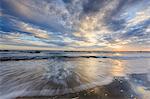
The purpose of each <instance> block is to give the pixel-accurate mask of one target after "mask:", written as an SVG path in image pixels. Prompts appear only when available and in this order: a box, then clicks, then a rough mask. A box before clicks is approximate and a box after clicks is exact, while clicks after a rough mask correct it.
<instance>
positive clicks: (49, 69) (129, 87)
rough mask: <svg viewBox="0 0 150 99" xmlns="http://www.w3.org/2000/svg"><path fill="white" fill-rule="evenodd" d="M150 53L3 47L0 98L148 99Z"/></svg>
mask: <svg viewBox="0 0 150 99" xmlns="http://www.w3.org/2000/svg"><path fill="white" fill-rule="evenodd" d="M149 97H150V52H130V51H129V52H111V51H86V52H84V51H21V50H17V51H14V50H3V51H2V50H1V51H0V99H31V98H32V99H51V98H52V99H149Z"/></svg>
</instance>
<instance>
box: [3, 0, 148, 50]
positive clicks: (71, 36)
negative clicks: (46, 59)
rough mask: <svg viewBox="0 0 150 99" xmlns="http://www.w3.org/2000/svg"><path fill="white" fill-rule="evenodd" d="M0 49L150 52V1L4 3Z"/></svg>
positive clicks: (24, 0) (7, 0)
mask: <svg viewBox="0 0 150 99" xmlns="http://www.w3.org/2000/svg"><path fill="white" fill-rule="evenodd" d="M0 49H25V50H28V49H36V50H37V49H42V50H104V51H107V50H109V51H112V50H115V51H121V50H136V51H137V50H140V51H143V50H147V51H150V0H0Z"/></svg>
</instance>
